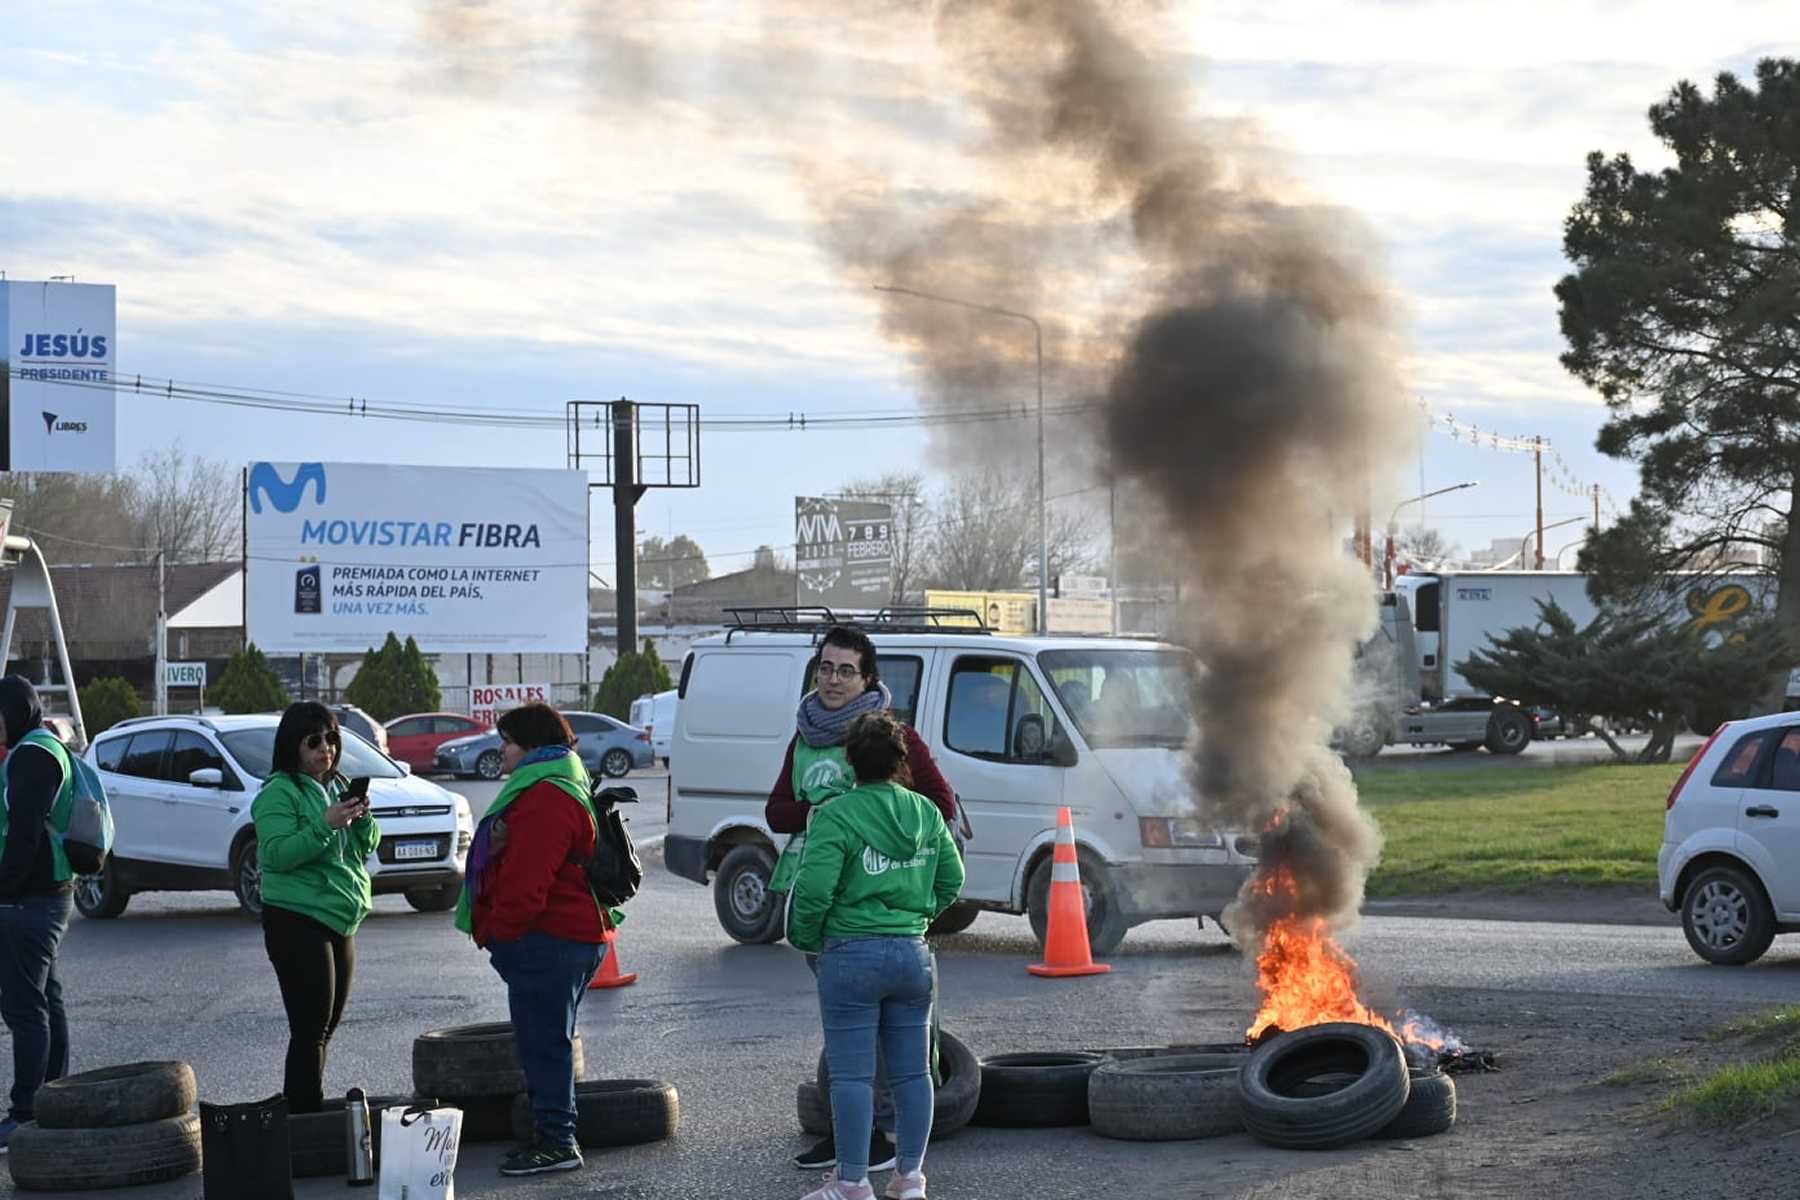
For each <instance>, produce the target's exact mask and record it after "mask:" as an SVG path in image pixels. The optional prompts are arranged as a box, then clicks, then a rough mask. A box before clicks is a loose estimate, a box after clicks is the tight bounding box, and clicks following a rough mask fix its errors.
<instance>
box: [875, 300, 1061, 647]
mask: <svg viewBox="0 0 1800 1200" xmlns="http://www.w3.org/2000/svg"><path fill="white" fill-rule="evenodd" d="M875 290H876V291H878V292H893V293H894V294H896V295H900V296H913V297H916V298H918V299H920V300H935V301H936V302H938V303H939V304H950V305H954V306H955V307H957V308H966V309H969V310H970V311H972V312H984V313H990V314H992V315H994V316H996V317H1011V318H1012V319H1013V320H1015V321H1024V322H1025V323H1027V324H1028V325H1030V326H1031V332H1032V334H1033V336H1034V341H1035V343H1036V347H1037V460H1038V468H1037V493H1038V603H1037V619H1038V632H1039V633H1048V632H1049V630H1050V518H1049V513H1048V508H1047V503H1046V501H1045V492H1044V327H1043V326H1042V325H1040V324H1038V320H1037V318H1036V317H1034V316H1031V315H1030V314H1028V313H1022V312H1015V311H1013V310H1012V309H1010V308H1001V307H999V306H998V305H995V304H975V303H973V302H971V301H968V300H958V299H957V298H956V297H954V296H940V295H938V294H937V293H935V292H921V291H918V290H916V289H914V288H904V287H890V286H888V285H886V284H880V283H878V284H876V285H875Z"/></svg>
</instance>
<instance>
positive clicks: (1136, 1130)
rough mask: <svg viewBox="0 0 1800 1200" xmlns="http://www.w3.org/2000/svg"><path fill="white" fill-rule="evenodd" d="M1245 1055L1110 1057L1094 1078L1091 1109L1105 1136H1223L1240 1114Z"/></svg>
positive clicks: (1090, 1080)
mask: <svg viewBox="0 0 1800 1200" xmlns="http://www.w3.org/2000/svg"><path fill="white" fill-rule="evenodd" d="M1243 1061H1244V1059H1243V1055H1241V1054H1232V1053H1226V1054H1177V1055H1168V1056H1155V1057H1151V1058H1140V1059H1135V1060H1129V1061H1115V1062H1109V1063H1105V1064H1103V1065H1101V1066H1100V1067H1097V1068H1096V1069H1095V1070H1094V1073H1093V1075H1091V1076H1089V1078H1088V1113H1089V1116H1090V1118H1091V1120H1092V1122H1093V1126H1094V1132H1095V1133H1097V1134H1099V1135H1100V1136H1101V1137H1108V1138H1118V1139H1121V1140H1125V1141H1134V1142H1174V1141H1190V1140H1193V1139H1196V1138H1209V1137H1221V1136H1223V1135H1225V1134H1228V1133H1236V1132H1237V1131H1238V1130H1240V1129H1242V1128H1243V1127H1244V1123H1243V1119H1242V1118H1241V1117H1239V1116H1238V1069H1239V1067H1240V1066H1241V1065H1242V1063H1243Z"/></svg>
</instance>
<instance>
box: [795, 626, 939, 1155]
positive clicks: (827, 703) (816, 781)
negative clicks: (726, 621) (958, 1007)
mask: <svg viewBox="0 0 1800 1200" xmlns="http://www.w3.org/2000/svg"><path fill="white" fill-rule="evenodd" d="M813 680H814V682H813V689H812V690H811V691H809V692H807V693H806V695H804V696H802V697H801V698H800V712H799V715H798V717H797V718H796V724H797V725H798V727H799V728H798V731H797V732H796V733H795V734H794V738H793V740H792V741H790V742H789V743H788V748H787V756H786V757H785V758H784V759H783V760H782V763H781V774H780V775H778V776H776V778H775V786H774V788H773V789H772V790H771V791H770V792H769V802H768V804H767V806H766V807H765V808H764V810H763V815H764V817H765V819H766V820H767V821H768V823H769V828H770V829H772V830H774V831H775V832H776V833H786V834H792V835H793V836H792V837H790V838H789V839H788V844H787V846H786V848H784V849H783V850H782V853H781V860H780V861H779V862H777V863H776V864H775V874H774V876H773V877H772V878H771V879H770V880H769V890H770V891H771V892H772V893H774V897H773V901H772V902H773V903H776V904H785V903H786V900H787V897H786V895H785V893H786V892H787V891H788V889H789V888H791V887H792V886H793V879H794V874H795V871H796V870H797V868H798V866H799V862H800V854H801V851H802V850H803V849H804V848H805V844H806V827H807V823H808V822H809V821H810V820H811V818H812V812H813V809H814V808H815V807H817V806H819V805H822V804H825V803H827V802H829V801H830V800H832V799H833V798H834V797H836V796H840V795H842V794H843V793H845V792H847V791H849V790H850V789H851V788H853V787H855V786H856V776H855V773H854V772H853V771H851V769H850V761H849V759H848V758H847V757H846V756H845V754H844V743H845V740H846V739H847V738H848V737H849V734H850V726H851V724H852V723H853V722H854V721H855V720H856V718H858V717H860V716H863V715H865V714H867V713H875V712H884V711H886V710H888V709H890V708H892V707H893V705H894V697H893V695H892V694H891V693H890V692H889V691H888V689H887V685H885V684H883V683H882V682H881V676H880V674H879V673H878V672H877V670H876V663H875V643H874V642H872V641H870V640H869V635H868V634H866V633H864V632H863V631H862V630H860V629H856V628H854V627H852V626H848V625H837V626H833V627H832V628H831V629H830V630H829V631H828V632H827V633H826V634H825V637H824V639H823V640H822V641H821V642H820V645H819V658H818V662H817V663H816V664H815V665H814V668H813ZM901 729H903V730H904V732H905V736H906V762H905V766H906V773H907V777H908V778H909V780H910V782H909V783H908V784H907V786H908V787H910V788H912V790H913V791H915V792H918V793H919V794H920V795H922V796H924V797H925V798H926V799H927V800H929V801H931V803H932V805H933V806H935V807H936V808H937V810H938V812H939V813H941V814H942V815H943V818H944V823H945V825H947V826H954V824H955V821H956V793H955V792H953V791H952V790H951V788H950V784H949V783H948V782H947V781H946V780H945V779H944V776H943V773H942V772H941V771H939V770H938V766H937V763H936V761H934V760H933V759H932V757H931V749H930V747H928V746H926V744H925V739H924V738H921V737H920V736H919V735H918V733H917V732H916V731H915V730H913V728H912V727H911V726H905V725H903V726H901ZM807 965H808V966H809V967H812V968H813V970H814V971H815V972H816V971H817V970H818V962H817V956H816V955H811V954H809V955H807ZM884 1067H885V1064H884V1063H881V1062H877V1064H876V1077H877V1078H876V1096H875V1129H874V1131H873V1133H872V1135H871V1140H870V1145H869V1164H870V1168H871V1169H872V1170H876V1171H885V1170H889V1169H891V1168H892V1166H893V1163H894V1143H893V1141H892V1139H891V1138H890V1136H889V1135H890V1134H891V1133H892V1132H893V1129H894V1103H893V1094H892V1092H891V1091H890V1090H889V1089H888V1088H887V1087H886V1086H885V1085H886V1072H885V1070H884V1069H883V1068H884ZM794 1165H795V1166H796V1167H799V1168H800V1169H801V1170H803V1171H820V1170H825V1169H827V1168H830V1167H833V1166H836V1165H837V1143H836V1141H835V1140H834V1139H833V1138H832V1137H830V1136H826V1137H824V1138H822V1139H820V1141H819V1142H818V1143H817V1144H816V1145H814V1146H812V1147H811V1148H809V1149H807V1150H803V1151H801V1152H800V1153H799V1154H797V1155H795V1156H794Z"/></svg>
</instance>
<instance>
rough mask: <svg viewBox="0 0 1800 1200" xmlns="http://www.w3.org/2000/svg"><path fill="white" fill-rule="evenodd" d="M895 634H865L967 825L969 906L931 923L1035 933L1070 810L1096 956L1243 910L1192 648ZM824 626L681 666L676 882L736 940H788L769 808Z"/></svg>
mask: <svg viewBox="0 0 1800 1200" xmlns="http://www.w3.org/2000/svg"><path fill="white" fill-rule="evenodd" d="M891 624H898V625H900V627H899V628H898V629H895V630H893V631H891V632H890V631H887V630H884V629H883V628H882V627H881V625H880V624H879V623H871V624H869V625H867V626H865V628H868V630H869V632H870V633H871V634H872V635H873V636H874V639H875V645H876V648H877V651H878V654H877V660H878V662H879V665H880V672H881V680H882V682H883V683H884V684H886V685H887V686H888V688H889V689H890V690H891V691H892V693H893V697H894V711H895V713H896V715H897V716H899V717H900V719H901V720H903V721H906V722H907V723H909V724H910V725H912V727H913V728H914V729H915V730H916V731H917V732H918V734H919V736H920V737H922V738H923V739H924V740H925V742H926V744H927V745H929V746H930V747H931V753H932V756H933V757H934V758H935V759H936V760H937V763H938V766H939V768H940V769H941V770H942V771H943V773H944V777H945V778H946V779H947V780H949V782H950V786H951V787H952V788H954V789H955V790H956V793H957V797H958V800H959V802H960V804H961V806H962V808H963V810H964V812H965V813H966V819H967V821H968V823H969V824H970V825H971V826H972V827H973V837H972V838H971V839H970V840H969V841H968V843H967V847H966V850H965V854H964V862H965V865H966V867H967V873H968V878H967V880H966V882H965V883H964V884H963V892H962V899H961V900H960V901H959V902H958V903H957V904H955V905H953V906H952V907H951V908H950V909H949V910H948V911H947V912H946V913H945V915H944V916H943V917H940V918H939V920H938V922H937V923H935V924H934V925H933V929H934V930H936V931H937V932H940V933H954V932H956V931H957V930H959V929H962V928H966V927H967V925H968V924H969V923H970V922H971V921H973V920H975V918H976V916H977V915H978V914H979V913H980V912H981V911H984V910H985V911H991V912H1003V913H1023V914H1026V915H1027V916H1028V917H1029V919H1030V921H1031V925H1032V929H1033V932H1034V933H1036V934H1037V936H1038V937H1039V938H1040V939H1041V938H1042V937H1043V936H1044V929H1045V927H1046V925H1047V923H1048V912H1049V897H1050V881H1051V877H1052V874H1053V870H1052V867H1051V851H1052V847H1053V844H1054V842H1055V840H1056V823H1057V810H1058V809H1059V808H1061V807H1062V806H1064V805H1067V806H1069V807H1070V808H1072V809H1073V810H1074V817H1075V840H1076V846H1077V854H1078V856H1079V859H1080V865H1081V883H1082V888H1083V891H1084V892H1085V893H1086V896H1087V900H1088V925H1087V928H1088V936H1089V938H1090V939H1091V942H1092V947H1093V950H1094V953H1096V954H1102V953H1106V952H1109V951H1111V950H1112V949H1114V948H1115V947H1116V946H1117V945H1118V944H1119V942H1120V941H1121V940H1122V939H1123V938H1124V937H1125V935H1126V932H1127V931H1128V930H1129V929H1130V927H1131V926H1133V925H1136V924H1139V923H1141V922H1144V921H1150V920H1157V919H1160V918H1165V917H1185V918H1187V919H1188V920H1194V919H1195V918H1197V917H1211V918H1213V919H1215V920H1216V919H1217V918H1218V916H1219V914H1220V913H1221V912H1222V911H1223V910H1224V908H1225V906H1226V905H1227V904H1229V903H1231V901H1232V899H1233V897H1235V896H1236V895H1237V892H1238V889H1239V887H1241V886H1242V885H1243V883H1244V881H1245V880H1246V879H1248V878H1249V876H1250V873H1251V872H1252V871H1253V870H1254V869H1255V865H1256V859H1255V855H1256V852H1257V851H1256V838H1255V835H1254V832H1252V831H1232V830H1221V829H1215V828H1213V827H1212V826H1211V825H1209V824H1208V823H1207V822H1206V821H1205V820H1204V819H1202V818H1200V817H1199V816H1198V815H1197V814H1196V812H1195V810H1194V805H1193V796H1192V790H1191V786H1190V784H1189V783H1188V781H1187V780H1188V771H1189V765H1188V756H1187V752H1186V750H1185V747H1186V745H1187V743H1188V740H1189V737H1190V735H1191V733H1192V725H1193V722H1192V718H1191V717H1190V715H1189V706H1188V699H1187V697H1188V695H1189V691H1190V688H1191V681H1192V672H1193V660H1192V657H1191V656H1190V655H1189V654H1188V653H1187V652H1186V651H1183V650H1181V649H1179V648H1178V647H1175V646H1171V645H1168V644H1166V643H1161V642H1151V641H1127V640H1124V639H1117V638H1100V637H998V636H993V635H991V634H989V633H988V632H987V631H986V630H984V629H981V628H975V627H972V628H969V629H966V630H955V629H949V628H934V627H932V626H930V625H928V624H927V625H912V626H908V625H904V624H900V622H898V621H895V622H892V623H891ZM823 632H824V625H823V624H821V625H820V626H819V627H818V628H817V629H815V630H807V629H806V628H805V627H804V625H801V626H800V627H799V628H796V621H794V620H785V621H771V622H770V623H769V624H768V625H765V626H762V627H758V626H756V625H755V624H754V623H751V624H747V625H745V626H743V627H741V628H739V629H733V630H731V631H730V632H729V633H724V634H719V635H714V636H709V637H704V638H701V639H699V640H698V641H696V642H695V643H694V647H693V650H692V651H691V653H690V654H689V656H688V658H687V660H686V661H685V663H684V664H683V666H682V672H681V688H680V691H681V704H680V707H679V709H678V710H677V712H676V718H675V739H674V748H673V751H672V754H671V759H672V761H671V763H670V770H671V780H672V785H671V790H670V800H669V833H668V837H667V839H666V840H665V841H664V843H663V857H664V861H665V862H666V863H667V865H668V868H669V870H670V871H672V872H674V873H675V874H677V875H680V876H682V877H683V878H685V879H690V880H693V881H694V882H695V883H700V884H706V883H710V884H711V885H712V888H713V901H714V908H715V910H716V911H717V913H718V918H719V923H720V925H722V926H723V927H724V929H725V932H726V933H728V934H730V935H731V936H732V937H733V938H735V939H736V940H738V941H740V942H750V943H755V942H770V941H774V940H776V939H778V938H779V937H780V936H781V931H782V925H783V921H782V913H781V910H780V909H779V908H778V907H776V906H775V905H773V904H772V903H771V902H770V900H769V895H770V893H769V892H768V890H767V889H768V882H769V879H770V876H771V873H772V871H773V870H774V867H775V862H776V856H777V853H778V852H779V851H780V849H781V848H782V847H783V846H785V845H786V842H787V839H786V837H785V836H782V835H778V834H775V833H773V832H771V830H770V829H769V826H768V823H767V822H766V820H765V819H764V815H763V808H764V802H765V798H766V796H767V794H768V791H769V788H770V786H771V785H772V784H773V783H774V782H775V777H776V775H777V773H778V772H779V771H780V770H781V764H782V761H783V757H784V755H785V753H786V751H787V746H788V741H789V739H791V738H792V737H793V736H794V713H795V710H796V708H797V707H798V702H799V699H800V697H801V694H802V693H803V692H805V691H806V690H807V689H808V688H810V687H811V686H812V678H813V670H814V663H815V661H816V659H817V656H818V646H817V639H818V638H819V636H820V635H821V634H822V633H823Z"/></svg>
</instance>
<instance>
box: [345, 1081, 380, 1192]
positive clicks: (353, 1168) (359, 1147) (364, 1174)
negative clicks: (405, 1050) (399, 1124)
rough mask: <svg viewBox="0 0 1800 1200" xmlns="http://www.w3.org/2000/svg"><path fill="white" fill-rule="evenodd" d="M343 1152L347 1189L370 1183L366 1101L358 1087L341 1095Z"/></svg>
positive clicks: (372, 1166) (371, 1157) (372, 1177)
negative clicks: (346, 1169) (347, 1173)
mask: <svg viewBox="0 0 1800 1200" xmlns="http://www.w3.org/2000/svg"><path fill="white" fill-rule="evenodd" d="M344 1149H345V1155H344V1159H345V1161H346V1162H347V1163H348V1164H349V1168H350V1169H349V1179H348V1180H347V1182H348V1183H349V1184H350V1186H351V1187H368V1186H369V1185H370V1184H372V1183H374V1182H375V1141H374V1134H373V1133H372V1132H371V1131H370V1129H369V1100H368V1097H367V1096H365V1095H363V1090H362V1089H361V1088H351V1089H350V1091H349V1092H348V1093H347V1094H346V1095H345V1096H344Z"/></svg>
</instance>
